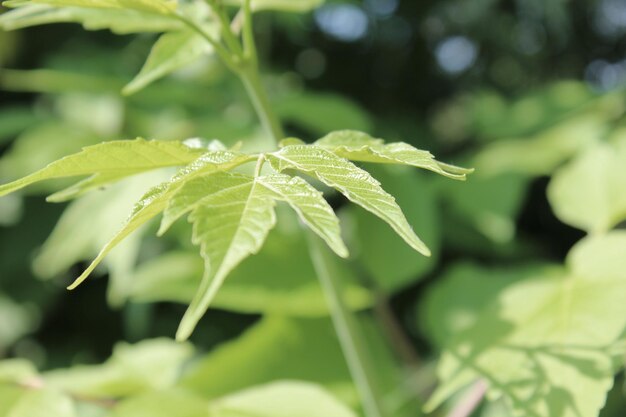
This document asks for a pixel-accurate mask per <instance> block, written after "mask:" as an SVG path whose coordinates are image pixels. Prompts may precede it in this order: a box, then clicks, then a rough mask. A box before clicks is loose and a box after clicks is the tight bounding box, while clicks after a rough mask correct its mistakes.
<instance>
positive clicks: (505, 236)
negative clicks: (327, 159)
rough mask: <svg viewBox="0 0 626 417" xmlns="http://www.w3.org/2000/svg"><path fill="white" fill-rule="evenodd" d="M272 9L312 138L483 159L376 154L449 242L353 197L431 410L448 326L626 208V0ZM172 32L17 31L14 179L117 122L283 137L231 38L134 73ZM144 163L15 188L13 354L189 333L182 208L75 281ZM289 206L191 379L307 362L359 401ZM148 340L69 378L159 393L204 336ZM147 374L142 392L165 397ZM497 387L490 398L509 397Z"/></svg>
mask: <svg viewBox="0 0 626 417" xmlns="http://www.w3.org/2000/svg"><path fill="white" fill-rule="evenodd" d="M256 30H257V35H258V38H259V43H260V51H261V54H262V57H263V59H262V62H263V63H264V67H265V68H264V72H265V74H266V77H265V79H264V81H265V83H266V85H267V86H268V89H269V92H270V95H271V98H272V101H273V103H274V105H275V109H276V111H277V112H278V114H279V115H280V117H281V119H282V120H283V122H284V123H285V126H286V130H287V131H288V133H289V134H291V135H294V136H298V137H301V138H303V139H305V140H314V139H316V138H318V137H321V136H322V135H324V134H325V133H327V132H329V131H331V130H337V129H346V128H349V129H357V130H363V131H368V132H371V133H373V134H375V135H376V136H378V137H383V138H385V139H386V140H389V141H392V140H402V141H406V142H409V143H411V144H413V145H415V146H417V147H420V148H423V149H428V150H431V151H432V152H433V153H434V154H435V155H437V157H438V159H440V160H444V161H447V162H452V163H457V164H460V165H464V166H471V167H474V168H476V173H475V174H474V175H473V176H472V177H471V179H470V180H469V181H468V182H466V183H456V182H451V181H447V180H442V179H439V178H435V177H434V176H433V175H429V174H428V173H423V172H415V171H414V170H404V169H400V168H380V167H375V169H373V170H372V172H373V174H374V176H375V177H377V178H379V179H380V181H381V182H382V183H383V186H384V188H385V189H386V190H387V191H389V192H390V193H391V194H393V195H395V196H397V199H398V202H399V204H400V206H401V207H403V209H404V210H405V212H406V214H407V217H408V219H409V222H410V223H411V224H412V225H413V226H414V228H415V230H416V232H417V233H418V234H419V235H420V236H421V237H422V238H423V239H424V240H425V242H426V243H427V244H428V245H429V247H430V248H431V249H432V250H433V257H432V258H429V259H426V258H423V257H420V256H418V255H416V254H415V253H414V252H413V251H411V250H410V249H409V248H408V247H406V246H405V244H404V243H403V242H402V241H401V239H400V238H398V237H396V236H395V235H394V234H393V232H392V231H391V230H390V229H388V228H387V226H386V225H384V224H383V223H382V222H379V221H378V220H376V219H375V218H373V217H372V216H370V215H368V214H366V213H365V212H363V211H362V210H360V209H358V208H355V207H348V206H346V207H344V204H343V203H344V202H343V200H341V199H339V198H338V197H337V198H335V197H333V199H332V201H333V204H334V207H335V208H336V209H337V210H338V214H339V215H340V217H341V219H342V225H343V228H344V229H345V234H346V239H347V240H348V242H349V244H350V247H351V252H352V253H354V254H355V255H354V256H353V257H352V258H351V260H350V262H349V264H347V265H345V264H344V265H338V268H339V269H338V273H339V274H341V276H342V277H343V278H344V279H345V281H346V282H347V293H346V296H347V299H348V301H349V303H350V306H351V307H353V308H354V309H355V310H358V311H360V313H359V317H360V318H361V319H362V321H363V325H364V328H365V329H366V333H367V334H368V335H369V337H368V339H369V340H371V343H370V344H371V346H370V347H371V349H372V350H373V351H374V352H375V353H374V354H375V357H376V358H377V361H376V363H377V365H378V367H379V368H380V369H379V372H380V381H379V382H380V385H381V386H382V387H383V388H382V389H383V390H384V391H385V394H386V396H385V398H386V400H388V402H389V404H390V405H389V407H390V408H391V409H393V410H397V412H396V414H395V415H398V416H402V415H406V416H415V415H419V413H420V411H419V410H420V408H421V407H420V404H422V403H423V401H424V400H425V399H426V398H427V396H428V394H429V393H431V392H432V390H433V388H434V386H435V384H436V378H435V371H434V366H435V365H434V363H435V362H434V360H435V359H436V357H437V356H438V355H439V353H440V352H441V351H442V350H443V349H444V348H445V346H446V343H447V340H448V339H449V338H450V337H451V336H450V334H455V333H456V332H459V331H461V330H462V329H464V328H467V326H468V323H473V322H474V321H475V320H477V317H478V315H479V313H480V311H481V309H482V308H483V307H484V305H486V304H488V303H489V302H491V301H492V300H493V299H495V297H497V295H496V294H498V292H499V291H502V290H503V289H504V288H505V287H507V286H508V285H510V284H512V283H514V282H517V281H519V280H521V279H523V278H525V277H528V276H531V275H533V274H535V275H537V274H546V273H547V272H545V271H544V269H545V268H548V269H549V266H550V265H554V264H562V263H563V261H564V259H565V256H566V254H567V253H568V252H569V250H570V249H571V248H572V246H573V245H574V244H575V243H576V242H577V241H578V240H580V239H581V238H583V237H584V235H585V233H586V232H590V233H593V234H598V233H604V232H607V231H609V230H611V229H613V228H614V227H616V226H619V224H620V223H621V222H622V221H623V220H624V218H626V198H625V197H624V196H625V195H626V193H625V192H624V184H626V172H625V168H624V167H626V145H625V144H626V130H624V112H625V111H626V107H625V105H626V102H625V100H624V98H625V97H624V93H623V90H622V86H623V84H624V81H625V80H626V55H625V53H626V37H625V36H624V35H625V34H626V3H624V1H622V0H585V1H582V0H581V1H570V2H567V1H563V0H543V1H540V0H516V1H515V0H511V1H502V0H477V1H471V2H470V1H464V0H438V1H408V0H405V1H400V0H364V1H330V0H329V1H327V2H326V3H325V4H324V5H323V6H321V7H320V8H318V9H317V10H316V11H314V12H313V13H310V14H304V15H297V14H288V13H280V12H278V13H261V14H259V15H258V17H257V21H256ZM153 41H154V36H153V35H139V36H116V35H113V34H111V33H109V32H108V31H96V32H86V31H84V30H83V29H82V28H81V27H80V25H75V24H58V25H50V26H41V27H34V28H28V29H25V30H20V31H15V32H0V65H1V67H2V69H0V88H1V90H2V92H1V93H0V153H1V155H2V156H1V159H0V180H2V182H6V181H8V180H11V179H15V178H17V177H21V176H23V175H26V174H28V173H30V172H32V171H34V170H36V169H39V168H41V167H42V166H44V165H45V164H46V163H48V162H51V161H53V160H55V159H57V158H59V157H62V156H64V155H66V154H68V153H71V152H75V151H77V150H79V149H80V148H81V147H82V146H86V145H90V144H94V143H98V142H101V141H103V140H112V139H120V138H134V137H136V136H142V137H148V138H156V139H163V140H183V139H186V138H191V137H202V138H207V139H212V138H219V139H220V140H222V141H224V142H225V143H227V144H235V143H236V142H238V141H244V142H245V144H246V147H248V148H255V149H263V148H264V147H267V144H268V142H267V141H266V140H264V137H263V134H262V132H261V131H260V130H259V129H258V123H257V120H256V117H255V115H254V113H253V110H252V108H251V106H250V104H249V103H248V101H247V98H246V96H245V94H244V91H243V89H242V88H241V86H240V85H239V83H238V81H237V80H236V79H234V78H233V77H232V76H231V75H229V74H228V72H227V71H226V70H225V69H224V67H222V66H221V65H220V64H219V63H218V62H217V61H215V60H212V59H206V60H203V61H201V62H198V63H196V64H194V65H193V66H192V67H190V68H186V69H185V70H183V71H179V72H176V73H175V74H173V75H172V76H170V77H168V78H165V79H163V80H161V81H159V82H157V83H155V84H154V85H152V86H150V87H148V88H147V89H145V90H143V91H141V92H139V93H137V94H134V95H131V96H127V97H124V96H122V95H120V93H119V92H120V90H121V88H122V87H123V86H124V85H125V84H126V83H127V82H128V81H130V80H131V79H132V77H133V75H134V74H135V73H137V71H138V70H139V69H140V68H141V65H142V64H143V61H144V60H145V57H146V56H147V53H148V51H149V48H150V47H151V44H152V43H153ZM146 181H154V178H151V179H147V178H144V177H141V178H139V179H138V180H136V181H135V180H131V181H125V182H122V183H120V184H117V185H115V186H113V187H111V188H108V189H106V190H103V191H101V192H97V193H94V194H90V195H87V196H85V197H83V198H81V199H78V200H76V201H74V202H71V203H69V204H46V203H45V202H44V201H43V198H42V195H44V194H49V193H51V192H53V191H54V190H57V189H59V185H62V184H60V183H46V184H45V185H42V186H38V187H35V188H31V189H29V191H28V193H27V194H24V195H21V196H9V197H5V198H2V199H0V225H1V226H0V277H1V279H0V357H4V358H23V359H27V360H29V361H30V362H32V363H34V364H35V365H36V366H37V367H38V368H39V369H40V370H44V371H47V370H51V369H56V368H60V367H69V366H72V365H76V364H98V363H102V362H104V361H105V360H107V358H109V357H110V356H111V354H112V352H113V349H114V346H115V345H116V344H117V343H118V342H120V341H124V342H130V343H135V342H139V341H141V340H144V339H153V338H159V337H171V336H172V335H173V334H174V333H175V330H176V327H177V324H178V321H179V319H180V317H181V316H182V313H183V312H184V308H185V306H184V303H187V302H188V301H189V300H190V298H191V296H192V294H193V292H194V291H195V288H196V285H197V283H198V280H199V277H200V271H201V268H202V265H201V262H200V259H199V258H198V257H197V255H196V253H195V252H194V250H193V248H191V245H190V243H188V242H189V230H188V227H187V226H186V225H184V224H177V225H176V226H175V228H174V231H173V233H170V234H168V235H167V236H166V237H165V238H163V239H156V238H155V237H154V235H155V231H156V229H155V228H154V226H151V227H149V228H147V229H146V230H144V233H140V234H137V235H136V236H135V237H132V238H130V239H129V240H128V241H126V242H125V243H124V244H123V245H122V246H121V247H120V248H118V249H116V250H115V251H114V253H112V255H111V256H110V257H109V258H108V260H107V261H106V265H105V267H106V268H104V269H103V271H102V273H101V274H100V278H98V279H92V280H91V281H90V282H88V283H86V284H85V285H83V286H81V287H80V289H78V290H77V291H76V292H73V293H68V292H67V291H65V289H64V287H65V285H67V284H68V283H69V282H70V281H71V279H72V278H74V277H75V276H76V275H77V272H79V271H80V270H81V268H83V267H84V265H85V264H84V262H85V261H87V260H89V259H90V258H91V257H92V256H93V255H94V254H95V253H96V252H97V251H98V249H99V248H100V247H101V245H102V244H103V243H104V242H106V241H107V240H108V238H109V237H110V235H111V234H112V232H113V231H115V229H116V227H117V225H118V224H119V223H120V222H121V221H122V220H123V219H124V218H125V217H126V215H127V213H128V212H129V211H130V207H131V205H132V201H133V199H134V198H135V197H136V196H138V195H139V194H141V191H140V190H141V189H142V188H143V187H144V186H145V184H146ZM138 190H139V191H138ZM281 217H282V220H281V222H280V223H279V226H278V230H277V232H276V233H274V234H273V235H271V237H270V239H269V241H268V243H267V245H266V246H265V248H264V249H263V251H262V252H261V253H260V254H259V255H258V256H257V257H254V258H251V259H249V260H247V261H246V262H244V263H243V264H242V265H241V266H240V267H239V268H238V269H237V270H236V271H235V273H234V274H233V275H232V276H231V277H230V278H229V280H228V282H227V284H226V285H225V286H224V288H223V290H222V292H221V293H220V294H219V296H218V298H217V300H216V302H215V305H214V307H215V308H214V309H212V310H211V311H210V312H209V313H208V314H207V316H206V317H205V318H204V319H203V321H202V322H201V324H200V325H199V326H198V328H197V330H196V332H195V333H194V335H193V336H192V339H191V341H192V342H193V345H194V349H195V355H196V356H195V357H196V358H199V359H197V360H196V361H195V362H193V363H194V364H193V366H190V367H189V370H188V372H186V373H185V375H184V376H183V377H182V380H180V381H179V382H178V383H177V384H178V385H177V386H182V387H185V388H186V389H188V390H190V391H191V392H194V395H198V396H200V397H202V398H217V397H221V396H223V395H226V394H229V393H231V392H234V391H237V390H240V389H244V388H248V387H251V386H256V385H258V384H262V383H267V382H272V381H275V380H280V379H298V380H305V381H310V382H314V383H319V384H322V385H324V386H325V387H326V388H327V389H329V390H330V391H331V392H333V393H334V394H335V395H337V396H339V397H340V398H341V399H343V400H344V401H346V402H347V403H348V404H350V405H352V406H354V407H358V399H357V397H356V394H355V392H354V389H353V387H352V385H351V383H350V378H349V375H348V371H347V368H346V366H345V362H344V360H343V358H342V356H341V351H340V349H339V346H338V344H337V341H336V338H335V336H334V335H333V331H332V326H331V324H330V321H329V320H328V318H327V314H328V313H327V309H326V306H325V301H324V297H323V294H322V292H321V291H320V289H319V286H318V284H317V280H316V277H315V275H314V272H313V268H312V266H311V264H310V261H309V260H308V258H307V252H306V249H305V243H304V242H303V237H302V236H301V235H300V233H299V231H298V228H297V222H296V220H295V219H293V218H291V217H289V215H287V214H285V215H283V216H281ZM55 225H56V226H55ZM546 265H547V266H546ZM537 271H540V272H537ZM107 276H108V280H107V279H106V277H107ZM479 278H480V279H479ZM622 288H623V287H622ZM451 300H454V301H451ZM144 343H145V345H139V347H137V348H136V349H138V350H140V349H142V347H141V346H144V347H143V348H144V349H148V350H149V351H150V352H151V353H149V354H142V353H141V352H134V351H132V349H131V350H130V351H129V348H128V347H124V346H121V347H118V348H116V350H115V354H114V355H115V356H113V359H111V360H110V361H109V362H107V363H106V364H105V365H103V367H101V368H97V370H96V371H90V370H89V369H90V368H84V369H83V368H78V369H79V370H77V371H70V372H69V373H65V374H58V375H55V374H52V375H51V376H50V378H52V379H54V378H56V380H57V381H59V382H58V383H59V384H61V385H62V386H63V384H66V386H68V387H70V388H72V389H74V390H78V389H79V391H77V392H79V393H80V394H81V395H84V396H87V397H89V396H90V395H96V394H102V393H109V394H111V395H122V394H125V393H128V392H143V391H146V390H144V388H145V384H152V385H150V386H160V385H159V384H160V383H161V382H159V381H164V382H163V387H169V385H167V384H168V382H167V381H169V379H168V378H170V376H169V374H168V372H173V371H171V369H170V370H169V371H168V366H174V365H178V364H179V363H180V362H182V361H183V360H187V359H188V358H189V357H191V356H192V355H194V352H193V351H192V348H191V347H190V346H187V345H180V346H175V345H170V344H168V343H167V342H166V341H164V340H160V341H153V342H144ZM150 343H152V344H153V345H150ZM155 346H156V347H155ZM133 352H134V353H133ZM133 354H134V355H139V356H140V357H144V358H145V357H146V356H145V355H148V356H147V357H150V356H149V355H152V354H153V355H157V356H155V357H154V358H157V359H158V358H161V357H162V358H167V360H166V361H165V363H163V364H162V366H161V367H160V369H159V370H158V372H159V375H161V379H159V375H152V374H150V375H149V376H147V377H146V376H145V375H144V379H143V380H137V381H134V382H133V381H131V382H128V380H129V378H128V377H127V376H125V375H123V374H124V372H127V371H128V369H126V368H124V367H123V366H122V367H120V365H119V363H125V362H124V360H128V361H132V360H133V359H128V355H133ZM142 355H143V356H142ZM159 355H162V356H159ZM139 356H138V357H139ZM116 357H117V358H118V362H116V359H115V358H116ZM120 358H122V359H120ZM123 358H126V359H123ZM155 360H156V359H155ZM163 360H165V359H163ZM120 361H121V362H120ZM170 362H172V364H171V365H170V364H169V363H170ZM116 363H117V365H116ZM144 365H145V367H147V369H149V368H150V366H149V365H150V364H149V363H146V364H144ZM144 365H142V364H139V365H137V366H138V367H141V366H144ZM144 371H145V370H143V368H142V370H140V371H138V372H139V374H141V373H142V372H144ZM29 372H30V371H29ZM90 372H92V373H91V374H90ZM150 372H153V371H152V370H151V371H150ZM95 374H98V375H99V376H98V377H96V376H94V375H95ZM102 375H105V376H102ZM216 375H219V376H218V377H215V376H216ZM0 378H1V374H0ZM131 379H132V378H131ZM120 381H126V385H124V383H122V382H120ZM616 381H617V383H616V384H615V385H614V388H613V390H612V391H611V393H610V394H609V400H608V404H607V407H606V408H605V410H604V411H603V413H602V416H603V417H618V416H623V415H624V412H625V410H626V400H625V399H624V395H623V374H618V376H617V379H616ZM128 384H130V385H128ZM142 384H144V385H142ZM112 387H113V388H112ZM142 387H144V388H142ZM109 389H117V390H119V392H117V391H116V392H110V391H107V390H109ZM75 392H76V391H75ZM146 392H148V393H147V394H145V395H146V396H147V397H145V398H144V397H139V399H137V400H136V401H137V404H134V405H133V404H130V405H127V407H128V409H129V410H133V408H132V407H144V406H142V405H141V404H149V403H150V398H149V395H151V394H150V391H149V390H147V391H146ZM171 395H173V396H176V395H183V397H182V399H181V401H183V400H184V401H185V402H186V403H187V404H189V403H193V400H190V399H185V398H184V395H188V394H180V393H176V392H173V393H171ZM189 395H190V394H189ZM176 398H178V397H176ZM194 398H195V397H194ZM141 401H143V403H142V402H141ZM83 406H84V407H87V408H89V407H91V408H90V410H87V411H85V413H91V414H85V415H94V416H96V415H100V414H98V411H97V410H95V409H96V408H98V407H97V406H94V405H93V404H91V405H89V404H87V405H85V404H83V405H82V406H81V407H83ZM145 407H147V405H146V406H145ZM499 407H502V405H501V404H499V403H498V402H495V403H492V404H491V405H489V406H484V407H482V408H479V409H478V410H477V411H476V413H475V415H476V416H485V417H487V416H505V415H507V414H506V413H507V411H504V409H503V408H499ZM92 408H93V409H92ZM1 409H2V406H0V414H2V412H1ZM137 409H139V408H137ZM127 412H129V411H127ZM155 412H156V411H155ZM159 412H162V411H159ZM437 413H441V414H440V415H444V414H445V410H444V411H437V412H435V415H439V414H437ZM125 415H127V414H123V413H122V412H120V416H125ZM128 415H131V414H128ZM155 415H156V414H155ZM164 415H167V414H164ZM189 415H190V416H194V415H198V414H193V413H192V412H190V414H189ZM555 415H556V414H555Z"/></svg>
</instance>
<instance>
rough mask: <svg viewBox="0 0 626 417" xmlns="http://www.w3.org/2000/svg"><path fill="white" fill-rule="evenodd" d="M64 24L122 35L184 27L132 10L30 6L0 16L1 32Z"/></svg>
mask: <svg viewBox="0 0 626 417" xmlns="http://www.w3.org/2000/svg"><path fill="white" fill-rule="evenodd" d="M62 22H72V23H80V24H81V25H83V27H84V28H85V29H86V30H101V29H109V30H111V31H112V32H113V33H117V34H119V35H125V34H129V33H140V32H168V31H172V30H179V29H181V28H182V23H181V22H180V21H179V20H177V19H174V18H171V17H167V16H162V15H158V14H153V13H146V12H143V11H138V10H131V9H91V8H87V7H54V6H49V5H45V4H29V5H26V6H23V7H19V8H17V9H15V10H10V11H8V12H6V13H4V14H2V15H1V16H0V28H2V29H4V30H17V29H23V28H27V27H31V26H39V25H44V24H49V23H62Z"/></svg>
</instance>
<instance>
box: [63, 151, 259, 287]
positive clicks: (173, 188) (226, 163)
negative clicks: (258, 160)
mask: <svg viewBox="0 0 626 417" xmlns="http://www.w3.org/2000/svg"><path fill="white" fill-rule="evenodd" d="M248 160H249V157H248V156H247V155H243V154H239V153H233V152H229V151H211V152H206V153H205V154H204V155H202V156H200V157H199V158H197V159H196V160H194V161H193V162H192V163H191V164H189V165H187V166H186V167H184V168H183V169H181V170H180V171H179V172H178V173H177V174H176V175H175V176H174V177H173V178H172V179H171V180H169V181H167V182H164V183H161V184H159V185H157V186H155V187H153V188H151V189H150V190H148V192H146V193H145V194H144V195H143V197H141V199H140V200H139V201H138V202H137V203H136V204H135V206H134V207H133V210H132V212H131V214H130V216H129V217H128V219H127V220H126V222H125V223H124V225H123V226H122V228H121V229H120V231H119V232H117V234H116V235H115V236H113V238H111V240H109V241H108V242H107V244H106V245H104V247H103V248H102V249H101V250H100V252H99V253H98V256H97V257H96V258H95V259H94V260H93V261H92V262H91V264H90V265H89V267H87V269H86V270H85V271H84V272H83V273H82V274H81V276H79V277H78V278H76V280H75V281H74V283H72V285H70V286H69V287H68V288H69V289H74V288H76V287H77V286H78V285H80V284H81V283H82V282H83V281H84V280H85V279H87V277H88V276H89V275H90V274H91V273H92V272H93V270H94V269H95V268H96V267H97V266H98V264H99V263H100V262H102V260H103V259H104V258H105V257H106V256H107V254H108V253H109V252H110V251H111V250H112V249H113V248H114V247H115V246H116V245H118V244H119V243H120V242H121V241H122V240H124V239H125V238H126V237H127V236H128V235H130V234H131V233H132V232H134V231H135V230H137V229H138V228H139V227H141V226H142V225H143V224H145V223H146V222H148V221H149V220H151V219H152V218H154V217H155V216H156V215H158V214H159V213H161V212H162V211H164V210H165V209H166V207H167V205H168V202H169V200H170V199H171V198H172V197H173V196H175V195H176V193H177V191H178V190H179V189H180V188H181V187H182V186H183V185H185V183H187V182H189V181H191V180H192V179H193V178H195V177H197V176H199V175H203V174H209V173H211V172H215V171H220V170H228V169H231V168H233V167H235V166H237V165H240V164H242V163H244V162H246V161H248Z"/></svg>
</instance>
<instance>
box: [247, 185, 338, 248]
mask: <svg viewBox="0 0 626 417" xmlns="http://www.w3.org/2000/svg"><path fill="white" fill-rule="evenodd" d="M258 181H259V183H260V184H262V185H263V186H264V187H265V188H266V189H267V190H268V191H270V193H271V194H272V196H273V197H274V198H275V199H277V200H281V201H284V202H286V203H288V204H289V205H290V206H291V207H292V208H293V209H294V210H295V211H296V213H298V215H299V216H300V218H301V219H302V221H303V222H304V224H306V225H307V226H308V227H309V228H310V229H311V230H313V231H314V232H315V233H316V234H317V235H318V236H319V237H321V238H322V239H324V241H325V242H326V243H327V244H328V246H329V247H330V248H331V249H332V250H333V251H335V253H336V254H337V255H339V256H341V257H343V258H345V257H347V256H348V249H347V248H346V246H345V244H344V243H343V240H342V239H341V230H340V228H339V219H338V218H337V216H336V215H335V213H334V212H333V209H332V207H330V205H329V204H328V203H327V202H326V200H325V199H324V196H323V194H322V193H321V192H319V191H318V190H316V189H315V188H314V187H313V186H311V185H310V184H309V183H308V182H306V181H305V180H303V179H302V178H299V177H290V176H289V175H283V174H276V175H268V176H264V177H260V178H259V180H258Z"/></svg>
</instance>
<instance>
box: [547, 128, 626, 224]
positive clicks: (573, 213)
mask: <svg viewBox="0 0 626 417" xmlns="http://www.w3.org/2000/svg"><path fill="white" fill-rule="evenodd" d="M625 179H626V140H621V141H620V142H618V143H616V144H615V145H610V144H599V145H597V146H596V147H594V148H592V149H590V150H588V151H586V152H583V153H582V154H581V155H580V156H579V157H578V158H576V159H575V160H573V161H572V162H570V163H569V164H568V165H566V166H564V167H563V168H561V169H559V170H558V171H557V172H556V173H555V175H554V177H553V178H552V181H551V182H550V185H549V187H548V199H549V200H550V204H551V206H552V209H553V210H554V213H555V214H556V215H557V217H558V218H559V219H561V221H563V222H564V223H567V224H569V225H572V226H574V227H577V228H579V229H583V230H585V231H587V232H589V233H602V232H606V231H608V230H609V229H611V227H613V226H615V225H617V224H618V223H619V222H621V221H622V220H624V219H626V193H624V180H625Z"/></svg>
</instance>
